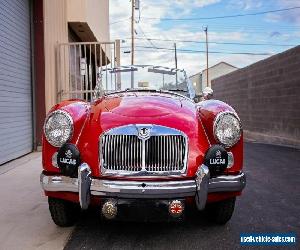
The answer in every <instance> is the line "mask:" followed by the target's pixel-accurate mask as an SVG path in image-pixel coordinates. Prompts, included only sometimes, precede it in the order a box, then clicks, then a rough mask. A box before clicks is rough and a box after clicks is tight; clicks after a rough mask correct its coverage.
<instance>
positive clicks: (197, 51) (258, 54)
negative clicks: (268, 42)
mask: <svg viewBox="0 0 300 250" xmlns="http://www.w3.org/2000/svg"><path fill="white" fill-rule="evenodd" d="M122 48H123V49H125V48H129V47H126V46H124V47H122ZM136 48H143V49H148V50H145V51H149V50H150V49H152V50H156V51H159V50H164V51H174V49H172V48H163V47H150V46H139V45H137V46H136ZM139 51H142V50H139ZM177 51H180V52H185V53H206V51H205V50H192V49H177ZM209 53H210V54H230V55H255V56H270V55H273V54H272V53H252V52H225V51H224V52H222V51H209Z"/></svg>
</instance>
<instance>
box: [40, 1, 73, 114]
mask: <svg viewBox="0 0 300 250" xmlns="http://www.w3.org/2000/svg"><path fill="white" fill-rule="evenodd" d="M67 42H68V22H67V2H66V1H65V0H44V46H45V48H44V50H45V103H46V105H45V106H46V111H49V109H50V108H51V107H52V106H53V105H54V104H55V103H56V102H57V90H56V70H57V69H56V47H57V44H58V43H67Z"/></svg>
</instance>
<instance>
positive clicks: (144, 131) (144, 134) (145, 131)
mask: <svg viewBox="0 0 300 250" xmlns="http://www.w3.org/2000/svg"><path fill="white" fill-rule="evenodd" d="M150 132H151V130H150V128H145V127H141V128H139V133H138V138H139V139H140V140H147V139H149V138H150Z"/></svg>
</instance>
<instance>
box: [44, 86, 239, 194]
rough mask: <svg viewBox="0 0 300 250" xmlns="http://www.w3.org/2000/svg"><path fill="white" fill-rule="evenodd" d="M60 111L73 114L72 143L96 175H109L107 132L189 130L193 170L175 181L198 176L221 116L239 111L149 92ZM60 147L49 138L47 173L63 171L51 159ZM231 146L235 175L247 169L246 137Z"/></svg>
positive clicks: (61, 106) (59, 106) (66, 106)
mask: <svg viewBox="0 0 300 250" xmlns="http://www.w3.org/2000/svg"><path fill="white" fill-rule="evenodd" d="M57 109H63V110H65V111H67V112H69V113H70V115H71V116H72V117H73V119H74V135H73V138H72V140H71V141H70V142H71V143H74V144H77V147H78V149H79V150H80V153H81V158H82V161H83V162H86V163H87V164H89V166H90V167H91V170H92V176H93V177H94V178H105V177H102V176H101V173H100V164H99V159H98V155H99V153H98V150H99V146H98V145H99V136H100V135H101V134H102V133H103V132H104V131H106V130H109V129H111V128H114V127H118V126H124V125H128V124H156V125H162V126H167V127H172V128H175V129H178V130H180V131H182V132H184V133H185V134H186V135H187V136H188V140H189V142H188V144H189V149H188V168H187V172H186V174H185V175H182V176H177V177H173V179H174V178H176V179H180V178H181V179H192V178H194V177H195V173H196V171H197V169H198V167H199V166H200V165H201V164H202V163H203V159H204V156H205V153H206V151H207V150H208V148H209V146H210V143H211V144H215V143H216V141H215V139H214V137H213V134H212V125H213V121H214V118H215V116H216V115H217V114H218V113H219V112H221V111H225V110H227V111H234V110H233V109H232V108H231V107H230V106H228V105H227V104H225V103H223V102H220V101H214V100H211V101H205V102H202V103H201V104H200V105H197V106H196V105H195V104H194V103H193V102H192V101H190V100H188V99H185V98H182V97H177V96H175V95H170V94H162V93H143V92H142V93H140V92H135V93H132V92H131V93H122V94H119V95H117V94H115V95H110V96H108V97H102V98H101V99H99V100H98V101H96V102H95V103H93V104H92V105H89V104H87V103H85V102H83V101H79V100H70V101H64V102H62V103H60V104H57V105H56V106H54V107H53V108H52V110H51V111H53V110H57ZM57 150H58V148H55V147H53V146H51V145H50V144H49V143H48V142H47V141H46V140H45V138H44V137H43V167H44V170H46V171H47V172H51V173H57V172H59V170H58V169H57V168H55V167H53V166H52V163H51V157H52V155H53V154H54V152H56V151H57ZM228 150H229V151H231V152H233V154H234V158H235V162H234V166H233V167H232V168H231V169H230V170H228V174H234V173H237V172H239V171H240V170H241V169H242V165H243V138H241V139H240V141H239V142H238V143H237V144H236V145H235V146H233V147H232V148H230V149H228ZM136 178H138V177H136ZM121 179H126V178H125V177H121ZM139 179H140V180H142V179H143V177H140V178H139ZM159 179H160V180H162V178H159ZM164 179H170V177H165V178H164ZM147 180H149V179H147ZM152 180H156V179H155V178H153V179H152ZM220 197H221V196H220Z"/></svg>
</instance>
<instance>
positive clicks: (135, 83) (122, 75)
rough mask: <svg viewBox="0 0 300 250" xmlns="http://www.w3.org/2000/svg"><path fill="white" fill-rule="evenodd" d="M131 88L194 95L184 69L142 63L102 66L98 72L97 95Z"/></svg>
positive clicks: (191, 96)
mask: <svg viewBox="0 0 300 250" xmlns="http://www.w3.org/2000/svg"><path fill="white" fill-rule="evenodd" d="M130 89H145V90H147V89H149V90H162V91H163V90H168V91H173V92H177V93H178V94H181V95H185V96H187V97H190V98H193V97H194V94H193V89H192V88H191V84H190V82H189V80H188V78H187V76H186V73H185V71H184V70H178V69H174V68H173V69H172V68H166V67H160V66H149V65H141V66H124V67H118V68H102V70H101V71H100V72H99V73H98V79H97V85H96V88H95V94H96V95H101V92H102V93H103V92H104V93H111V92H115V91H120V90H121V91H122V90H123V91H124V90H130Z"/></svg>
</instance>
